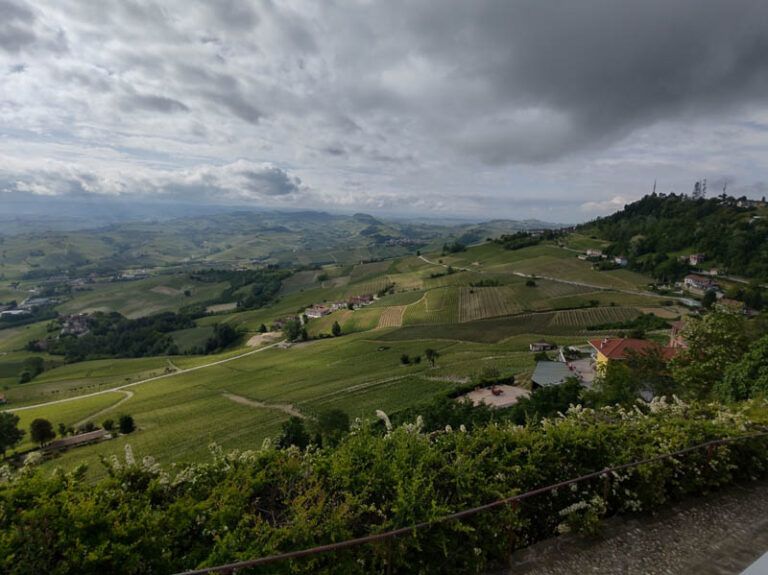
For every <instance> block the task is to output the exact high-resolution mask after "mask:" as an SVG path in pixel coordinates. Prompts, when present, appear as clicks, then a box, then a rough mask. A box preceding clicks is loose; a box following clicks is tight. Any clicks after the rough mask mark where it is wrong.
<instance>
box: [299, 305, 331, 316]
mask: <svg viewBox="0 0 768 575" xmlns="http://www.w3.org/2000/svg"><path fill="white" fill-rule="evenodd" d="M304 313H305V314H306V316H307V317H308V318H310V319H313V318H315V319H316V318H319V317H323V316H324V315H328V314H329V313H331V308H329V307H328V306H327V305H316V306H313V307H309V308H307V309H306V310H305V311H304Z"/></svg>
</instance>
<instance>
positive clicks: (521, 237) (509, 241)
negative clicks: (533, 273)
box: [493, 232, 541, 250]
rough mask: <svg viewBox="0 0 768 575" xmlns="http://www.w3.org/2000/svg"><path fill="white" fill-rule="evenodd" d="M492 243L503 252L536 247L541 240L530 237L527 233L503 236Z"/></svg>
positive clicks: (536, 237)
mask: <svg viewBox="0 0 768 575" xmlns="http://www.w3.org/2000/svg"><path fill="white" fill-rule="evenodd" d="M493 241H494V243H497V244H499V245H500V246H501V247H503V248H504V249H505V250H519V249H522V248H527V247H530V246H535V245H537V244H538V243H539V242H541V238H540V237H538V236H532V235H531V234H529V233H528V232H516V233H514V234H504V235H502V236H499V237H498V238H496V239H495V240H493Z"/></svg>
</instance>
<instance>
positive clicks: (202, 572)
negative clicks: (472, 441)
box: [177, 431, 768, 575]
mask: <svg viewBox="0 0 768 575" xmlns="http://www.w3.org/2000/svg"><path fill="white" fill-rule="evenodd" d="M761 437H765V438H768V431H763V432H760V433H753V434H751V435H742V436H739V437H726V438H723V439H715V440H713V441H708V442H706V443H700V444H698V445H693V446H691V447H686V448H685V449H680V450H678V451H673V452H670V453H665V454H663V455H657V456H655V457H650V458H648V459H641V460H638V461H633V462H631V463H625V464H623V465H616V466H614V467H608V468H606V469H601V470H600V471H595V472H592V473H588V474H586V475H582V476H580V477H575V478H573V479H568V480H567V481H561V482H559V483H554V484H552V485H547V486H545V487H540V488H538V489H534V490H532V491H528V492H526V493H520V494H518V495H513V496H511V497H506V498H504V499H499V500H497V501H493V502H491V503H486V504H485V505H480V506H479V507H473V508H471V509H465V510H464V511H458V512H456V513H451V514H450V515H445V516H444V517H439V518H438V519H432V520H430V521H424V522H422V523H416V524H414V525H409V526H407V527H401V528H399V529H394V530H392V531H385V532H383V533H375V534H373V535H366V536H365V537H358V538H357V539H348V540H346V541H339V542H338V543H329V544H327V545H319V546H317V547H310V548H308V549H300V550H298V551H290V552H287V553H281V554H279V555H270V556H268V557H260V558H257V559H249V560H247V561H239V562H237V563H229V564H227V565H217V566H215V567H206V568H203V569H195V570H192V571H183V572H180V573H178V574H177V575H206V574H209V573H233V572H234V571H235V570H236V569H242V568H245V567H256V566H259V565H267V564H269V563H276V562H278V561H286V560H288V559H298V558H300V557H306V556H308V555H317V554H320V553H327V552H329V551H335V550H338V549H345V548H349V547H356V546H359V545H365V544H368V543H374V542H376V541H382V540H386V541H388V542H389V543H390V544H391V542H392V540H393V539H394V538H395V537H397V536H399V535H407V534H409V533H413V532H415V531H419V530H423V529H428V528H430V527H433V526H435V525H439V524H442V523H446V522H449V521H455V520H457V519H462V518H464V517H469V516H471V515H475V514H477V513H482V512H484V511H488V510H489V509H495V508H496V507H502V506H505V505H516V504H517V503H518V502H520V501H523V500H525V499H529V498H531V497H535V496H536V495H541V494H543V493H548V492H550V491H554V490H556V489H562V488H564V487H568V486H570V485H575V484H578V483H582V482H584V481H589V480H590V479H595V478H599V477H602V478H603V479H604V480H605V481H606V484H605V492H606V494H607V490H608V485H609V482H610V476H611V474H612V473H616V472H619V471H622V470H625V469H632V468H634V467H640V466H641V465H647V464H649V463H655V462H657V461H663V460H666V459H671V458H674V457H680V456H682V455H686V454H688V453H692V452H694V451H701V450H703V449H706V450H707V457H708V459H709V458H710V457H711V455H712V450H713V448H715V447H717V446H720V445H726V444H729V443H735V442H737V441H745V440H748V439H759V438H761ZM390 553H391V545H390ZM387 566H388V573H391V569H392V560H391V555H390V558H389V560H388V564H387Z"/></svg>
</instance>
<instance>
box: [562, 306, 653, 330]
mask: <svg viewBox="0 0 768 575" xmlns="http://www.w3.org/2000/svg"><path fill="white" fill-rule="evenodd" d="M638 315H640V313H639V312H638V311H637V310H636V309H633V308H629V307H596V308H591V309H571V310H565V311H558V312H555V314H554V317H553V318H552V321H551V322H550V326H551V327H564V328H571V327H576V328H584V327H587V326H590V325H601V324H605V323H617V322H622V321H627V320H630V319H634V318H636V317H637V316H638Z"/></svg>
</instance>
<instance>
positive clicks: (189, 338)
mask: <svg viewBox="0 0 768 575" xmlns="http://www.w3.org/2000/svg"><path fill="white" fill-rule="evenodd" d="M212 334H213V326H212V325H204V326H198V327H191V328H189V329H180V330H178V331H174V332H172V333H171V337H172V338H173V341H174V342H175V343H176V345H177V346H178V347H179V351H180V352H182V353H184V352H185V351H189V350H190V349H192V348H196V347H203V346H205V342H206V341H208V338H209V337H211V335H212Z"/></svg>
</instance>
